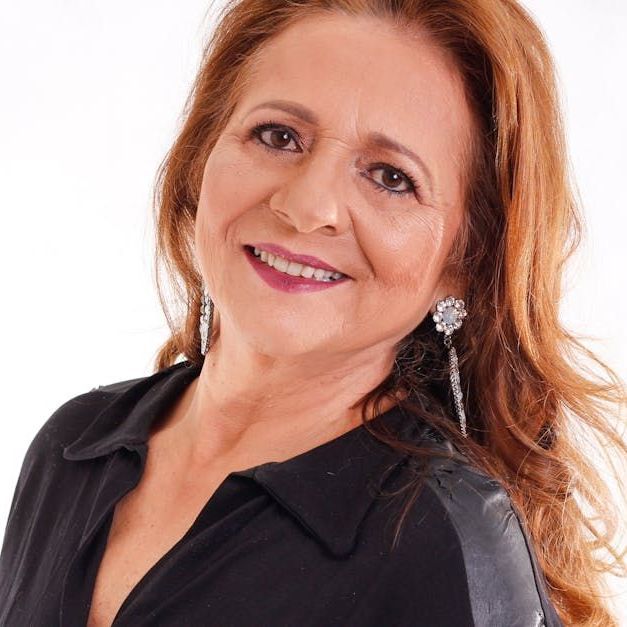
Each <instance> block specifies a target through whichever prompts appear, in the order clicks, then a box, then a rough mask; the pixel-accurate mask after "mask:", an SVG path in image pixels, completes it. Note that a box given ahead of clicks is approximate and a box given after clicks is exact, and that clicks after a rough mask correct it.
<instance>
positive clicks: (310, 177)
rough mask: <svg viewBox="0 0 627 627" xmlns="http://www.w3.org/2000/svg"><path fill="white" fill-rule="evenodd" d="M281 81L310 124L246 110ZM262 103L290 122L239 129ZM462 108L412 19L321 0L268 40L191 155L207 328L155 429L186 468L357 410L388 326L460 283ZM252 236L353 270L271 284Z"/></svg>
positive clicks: (258, 448) (385, 349)
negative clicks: (313, 288)
mask: <svg viewBox="0 0 627 627" xmlns="http://www.w3.org/2000/svg"><path fill="white" fill-rule="evenodd" d="M374 33H376V36H373V34H374ZM276 99H281V100H289V101H291V102H296V103H299V104H301V105H304V106H306V107H307V108H309V109H311V110H312V111H313V112H314V113H315V114H316V116H317V117H318V119H319V120H318V124H310V123H306V122H304V121H303V120H301V119H300V118H298V117H296V116H294V115H291V114H289V113H286V112H284V111H280V110H277V109H267V108H266V109H260V110H257V111H255V112H253V113H250V114H249V113H248V112H249V111H250V109H252V108H253V107H254V106H255V105H257V104H259V103H262V102H264V101H268V100H276ZM268 120H272V121H273V122H275V123H277V124H278V125H280V126H281V127H289V129H288V131H289V132H290V136H288V137H287V138H286V137H285V136H284V135H282V134H281V131H282V130H284V129H283V128H278V129H276V130H274V131H272V130H270V131H268V130H266V131H264V132H263V133H262V136H261V137H262V138H259V137H257V138H251V137H250V131H251V130H252V129H253V127H254V126H255V125H258V124H260V123H262V122H266V121H268ZM471 124H472V119H471V113H470V110H469V108H468V105H467V102H466V99H465V96H464V93H463V90H462V86H461V82H460V79H459V77H458V75H457V74H456V72H455V70H454V67H453V66H452V65H451V64H450V63H449V62H448V61H447V59H446V57H445V56H444V55H443V53H442V52H441V51H440V50H439V49H438V48H436V47H434V46H433V44H431V43H430V42H429V41H428V40H427V39H426V38H424V37H421V36H415V37H412V38H410V37H409V36H408V35H407V34H399V33H397V32H395V31H393V30H392V29H391V28H390V27H389V26H388V25H386V24H384V23H383V22H381V21H374V19H373V18H361V17H360V18H356V17H346V16H340V15H337V16H335V15H334V16H324V17H322V16H321V17H309V18H305V19H304V20H303V21H301V22H300V23H298V24H296V25H293V26H292V27H290V28H289V29H288V30H286V31H285V32H283V33H282V34H281V35H280V36H278V37H277V38H276V39H274V40H273V41H272V42H270V43H268V44H266V46H265V48H264V49H263V52H262V54H261V55H260V56H259V63H258V64H257V65H256V66H255V71H254V75H253V77H252V81H251V82H250V84H249V85H248V86H247V88H246V90H245V92H244V94H243V97H242V98H241V100H240V101H239V103H238V105H237V107H236V109H235V111H234V113H233V115H232V116H231V118H230V120H229V123H228V125H227V127H226V128H225V130H224V131H223V133H222V134H221V136H220V137H219V140H218V142H217V143H216V145H215V147H214V148H213V150H212V152H211V154H210V155H209V157H208V159H207V162H206V166H205V170H204V177H203V182H202V189H201V194H200V201H199V205H198V211H197V217H196V224H195V246H196V255H197V260H198V264H199V268H200V270H201V272H202V275H203V277H204V280H205V284H206V285H207V286H208V289H209V292H210V294H211V296H212V299H213V301H214V305H215V309H214V325H216V326H217V325H219V330H220V333H219V338H217V339H216V340H215V342H214V344H213V345H212V346H211V349H210V351H209V353H208V355H207V357H206V359H205V362H204V365H203V368H202V372H201V374H200V376H199V377H198V378H197V379H196V380H195V381H194V382H193V383H192V384H191V385H190V386H189V387H188V388H187V390H186V391H185V393H184V394H183V396H182V397H181V399H180V401H179V403H178V404H177V406H176V408H175V411H174V412H173V415H172V418H171V420H170V421H169V422H167V423H166V424H163V425H161V426H160V429H159V431H158V432H157V433H155V440H154V441H155V442H156V443H157V442H160V443H162V444H164V447H162V449H160V450H165V449H166V448H167V450H168V451H169V453H168V455H169V456H170V458H171V460H178V461H172V464H174V466H175V467H176V468H177V469H178V471H177V475H178V476H179V479H181V482H182V483H185V481H186V480H187V482H188V483H193V482H194V481H196V479H194V477H198V476H199V475H200V474H202V473H206V472H209V471H211V470H212V469H215V468H216V467H217V466H222V467H224V466H229V467H230V468H232V469H242V468H246V467H250V466H252V465H256V464H259V463H263V462H266V461H282V460H284V459H287V458H289V457H292V456H294V455H297V454H299V453H301V452H304V451H306V450H309V449H311V448H313V447H315V446H317V445H319V444H322V443H324V442H326V441H328V440H330V439H332V438H334V437H337V436H338V435H340V434H342V433H344V432H346V431H347V430H349V429H352V428H353V427H355V426H357V425H359V424H360V421H361V418H360V409H359V408H358V409H354V410H350V409H349V406H350V405H351V404H352V403H354V402H355V401H356V400H357V399H358V398H359V397H360V396H362V395H363V394H364V393H366V392H367V391H368V390H370V389H372V388H373V387H375V386H376V385H377V384H378V383H380V382H381V381H382V380H383V379H384V378H385V377H386V376H387V375H388V373H389V372H390V370H391V369H392V367H393V362H394V352H393V345H394V343H395V342H397V341H398V340H400V339H401V338H402V337H403V336H405V335H406V334H407V333H409V332H410V331H411V330H412V329H414V328H415V327H416V326H417V325H418V324H419V323H420V322H421V321H422V320H423V319H424V317H425V316H426V315H429V314H430V312H433V311H434V309H435V303H436V302H437V300H438V299H440V298H444V297H446V296H448V295H449V294H453V295H455V296H456V297H458V298H463V294H462V293H460V291H459V290H458V289H457V287H456V286H455V285H451V284H450V283H447V281H446V280H445V279H444V277H443V275H442V268H443V264H444V261H445V258H446V256H447V254H448V252H449V250H450V247H451V244H452V242H453V239H454V236H455V234H456V232H457V229H458V228H459V226H460V223H461V219H462V215H463V202H462V197H463V190H462V188H461V183H460V176H461V166H460V159H461V156H462V153H463V150H464V141H465V138H467V137H468V136H469V133H470V129H471ZM370 131H379V132H382V133H385V134H386V135H388V136H390V137H393V138H394V139H396V140H397V141H399V142H400V143H402V144H404V145H405V146H407V147H409V148H410V149H411V150H413V151H414V152H416V153H418V154H419V155H420V157H421V158H422V160H423V161H424V162H425V163H426V164H427V166H428V168H429V170H430V172H431V174H432V177H433V188H432V189H430V187H429V185H428V184H427V180H426V177H425V176H424V175H423V173H422V172H421V170H420V169H418V167H417V166H416V165H415V164H414V163H413V161H412V160H411V159H409V158H408V157H406V156H404V155H401V154H398V153H396V152H392V151H389V150H385V149H381V148H375V147H369V146H368V145H367V144H366V140H365V138H366V135H367V134H368V133H369V132H370ZM262 141H265V142H266V144H270V145H271V146H272V145H274V146H275V150H274V152H272V150H271V149H266V148H264V146H263V145H262ZM277 146H278V147H277ZM381 163H383V164H385V166H389V167H382V166H381V165H380V164H381ZM375 164H379V165H377V167H376V168H374V167H373V166H374V165H375ZM399 168H400V169H401V170H402V171H404V172H405V173H407V174H409V175H411V176H412V177H413V178H414V180H416V182H417V184H418V186H419V189H418V190H417V191H416V192H415V193H414V192H412V191H411V183H410V182H409V181H408V180H407V179H405V178H404V176H403V175H402V174H400V173H399ZM394 174H398V175H399V178H397V179H395V178H394V177H393V175H394ZM386 188H387V189H392V190H394V191H401V192H403V191H407V190H409V193H406V194H404V195H391V194H388V193H387V192H386ZM377 189H379V190H380V191H377ZM255 241H271V242H276V243H279V244H282V245H284V246H286V247H287V248H288V249H290V250H293V251H295V252H301V253H305V254H307V253H308V254H313V255H316V256H318V257H320V258H321V259H324V260H326V261H328V262H329V263H330V264H331V265H332V266H334V267H336V268H338V269H339V270H340V271H343V272H344V273H346V274H348V275H350V276H351V277H352V280H350V281H347V282H345V283H344V284H342V285H338V286H335V287H332V288H331V289H327V290H322V291H318V292H312V293H302V294H298V293H296V294H292V293H286V292H281V291H278V290H275V289H273V288H271V287H269V286H268V285H267V284H266V283H265V282H263V281H262V280H261V279H260V277H259V276H258V275H257V273H256V272H255V271H254V270H253V269H252V267H251V266H250V264H249V262H248V260H247V259H246V258H245V255H244V252H243V250H242V246H243V244H245V243H251V242H255ZM435 332H436V331H435V329H434V333H435ZM393 404H394V403H393V402H391V401H390V402H388V403H385V404H383V408H384V409H387V408H388V407H389V406H391V405H393ZM156 459H158V458H153V460H156ZM155 463H156V461H155ZM185 478H187V479H186V480H185Z"/></svg>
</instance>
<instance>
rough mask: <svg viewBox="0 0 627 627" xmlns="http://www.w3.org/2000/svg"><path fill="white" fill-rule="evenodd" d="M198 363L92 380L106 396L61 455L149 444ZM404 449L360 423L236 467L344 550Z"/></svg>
mask: <svg viewBox="0 0 627 627" xmlns="http://www.w3.org/2000/svg"><path fill="white" fill-rule="evenodd" d="M200 370H201V366H197V365H194V364H192V363H191V362H189V361H183V362H179V363H177V364H174V365H172V366H169V367H167V368H165V369H162V370H160V371H158V372H156V373H154V374H152V375H150V376H148V377H142V378H139V379H132V380H129V381H123V382H120V383H114V384H111V385H108V386H101V387H99V388H95V389H94V390H92V391H91V393H94V394H103V395H105V398H104V399H103V401H104V402H105V403H106V404H105V405H104V406H103V408H102V409H101V410H100V411H99V412H98V413H97V415H96V416H95V418H94V419H93V421H92V422H91V423H90V424H89V425H88V426H87V427H86V428H85V429H84V431H83V432H82V433H81V435H80V436H79V437H78V438H77V439H76V440H74V441H73V442H71V443H70V444H69V445H67V446H66V447H65V448H64V450H63V457H64V458H65V459H67V460H71V461H78V460H87V459H94V458H97V457H100V456H103V455H107V454H109V453H111V452H113V451H115V450H116V449H119V448H121V447H125V448H128V449H129V450H143V451H144V452H145V450H146V441H147V439H148V433H149V429H150V425H151V424H152V422H153V421H154V420H155V419H156V418H157V417H158V416H159V415H161V413H162V412H163V411H164V410H165V407H166V406H168V405H169V404H170V403H173V402H174V400H176V399H177V398H178V397H179V395H180V394H181V393H182V392H183V390H184V388H185V387H186V386H187V385H189V383H191V381H192V380H193V379H194V378H195V377H197V376H198V375H199V374H200ZM107 395H108V396H109V398H107ZM374 421H378V422H381V423H384V425H383V426H384V428H386V429H389V430H390V431H391V432H392V433H394V434H398V435H401V437H407V436H408V434H409V433H410V431H411V430H412V429H416V426H417V425H416V421H415V419H413V418H411V417H409V416H406V415H405V413H404V412H403V411H402V410H401V409H400V408H399V407H393V408H391V409H389V410H387V411H386V412H384V413H382V414H380V415H379V416H377V417H376V418H374V419H373V420H372V421H371V422H374ZM409 437H411V435H409ZM406 457H407V455H406V454H402V453H399V452H397V451H395V450H393V449H391V448H390V447H388V446H386V445H384V444H383V443H382V442H379V441H378V440H376V439H375V438H374V437H373V436H372V435H371V434H370V433H368V432H367V431H366V430H365V428H364V427H363V426H362V425H359V426H357V427H355V428H353V429H351V430H350V431H347V432H345V433H344V434H342V435H341V436H339V437H337V438H335V439H333V440H330V441H328V442H325V443H323V444H322V445H320V446H317V447H315V448H313V449H311V450H309V451H306V452H305V453H302V454H299V455H297V456H295V457H293V458H291V459H288V460H286V461H282V462H267V463H264V464H261V465H259V466H256V467H254V468H251V469H248V470H246V471H240V472H235V473H233V474H239V475H242V476H247V477H250V478H252V479H253V480H254V481H256V482H257V483H258V484H259V485H261V486H262V487H263V488H264V489H265V490H266V491H267V492H268V493H269V494H270V495H271V496H272V497H273V498H274V499H275V500H276V501H277V502H279V503H280V504H281V505H282V506H283V507H285V508H286V509H287V510H288V511H289V512H291V514H292V515H293V516H295V517H296V519H297V520H298V521H299V522H300V523H301V524H302V525H303V526H304V527H305V528H306V529H307V530H308V532H309V533H311V534H313V535H314V536H315V537H316V538H317V539H318V540H319V541H321V542H322V543H323V544H324V545H325V546H326V547H327V548H328V549H329V550H330V551H331V552H332V553H333V554H335V555H337V556H346V555H348V554H349V553H350V552H351V551H352V550H353V548H354V545H355V542H356V539H357V533H358V529H359V526H360V523H361V521H362V520H363V519H364V517H365V516H366V514H367V512H368V510H369V509H370V507H371V505H372V504H373V502H374V500H375V498H376V494H377V492H378V490H379V488H381V487H382V486H383V485H384V483H385V481H386V479H387V477H389V476H390V474H391V473H392V472H393V471H394V469H395V468H396V467H397V466H398V465H399V464H400V463H401V462H402V461H403V460H404V459H405V458H406Z"/></svg>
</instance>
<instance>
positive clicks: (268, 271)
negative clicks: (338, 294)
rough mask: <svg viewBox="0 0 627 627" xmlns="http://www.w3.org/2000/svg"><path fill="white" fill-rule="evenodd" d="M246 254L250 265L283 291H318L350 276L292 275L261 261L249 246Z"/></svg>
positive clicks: (271, 284) (245, 250)
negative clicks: (333, 278) (317, 277)
mask: <svg viewBox="0 0 627 627" xmlns="http://www.w3.org/2000/svg"><path fill="white" fill-rule="evenodd" d="M244 254H245V255H246V258H247V259H248V261H249V262H250V265H251V266H252V267H253V268H254V269H255V270H256V271H257V274H258V275H259V276H260V277H261V278H262V279H263V280H264V281H265V282H266V283H267V284H268V285H269V286H270V287H273V288H275V289H277V290H281V291H283V292H317V291H318V290H326V289H328V288H330V287H335V286H336V285H341V284H342V283H346V281H348V277H344V278H341V279H338V280H337V281H316V280H315V279H307V278H305V277H302V276H290V275H289V274H285V273H284V272H279V271H278V270H275V269H274V268H272V267H271V266H269V265H268V264H267V263H265V262H263V261H261V259H259V258H258V257H255V255H254V254H253V253H252V251H250V250H249V249H248V248H244Z"/></svg>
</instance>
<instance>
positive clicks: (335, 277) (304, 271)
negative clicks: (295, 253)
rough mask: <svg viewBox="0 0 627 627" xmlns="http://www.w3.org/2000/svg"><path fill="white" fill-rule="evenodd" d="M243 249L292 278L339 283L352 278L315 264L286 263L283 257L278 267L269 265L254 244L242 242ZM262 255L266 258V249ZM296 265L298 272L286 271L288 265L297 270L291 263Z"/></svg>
mask: <svg viewBox="0 0 627 627" xmlns="http://www.w3.org/2000/svg"><path fill="white" fill-rule="evenodd" d="M243 249H244V251H245V252H246V254H247V255H249V256H250V257H252V258H253V259H254V260H256V261H257V262H258V263H262V264H264V265H265V266H267V267H268V268H272V269H273V270H275V271H276V272H278V273H280V274H282V275H284V276H286V277H287V276H290V277H292V278H294V279H303V280H305V279H306V280H312V281H319V282H322V283H339V282H341V281H345V280H347V279H352V277H351V276H349V275H347V274H344V273H343V272H339V271H336V272H332V271H330V270H326V269H324V268H318V267H316V266H309V265H306V264H302V263H299V262H292V261H289V262H288V263H287V264H286V261H287V260H285V259H284V258H282V261H281V262H280V263H279V267H274V264H273V265H272V266H271V265H270V264H268V263H266V261H264V260H263V259H262V257H261V249H259V248H257V249H255V247H254V246H251V245H249V244H244V246H243ZM255 250H257V253H256V254H255ZM264 252H265V255H264V257H265V258H266V259H267V255H268V254H269V253H267V252H266V251H264ZM297 263H298V266H300V272H299V273H298V274H294V273H288V272H286V270H287V267H288V265H289V266H291V267H292V269H293V270H294V271H298V269H299V268H298V266H296V265H293V264H297Z"/></svg>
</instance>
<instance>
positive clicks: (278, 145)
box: [248, 120, 420, 197]
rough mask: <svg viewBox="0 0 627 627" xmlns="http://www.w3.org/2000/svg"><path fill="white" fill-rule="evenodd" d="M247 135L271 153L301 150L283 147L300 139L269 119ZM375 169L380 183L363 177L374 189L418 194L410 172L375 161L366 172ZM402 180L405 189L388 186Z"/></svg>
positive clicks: (418, 188) (286, 128)
mask: <svg viewBox="0 0 627 627" xmlns="http://www.w3.org/2000/svg"><path fill="white" fill-rule="evenodd" d="M248 136H249V138H250V139H255V140H256V141H257V142H258V143H259V144H261V146H262V147H263V148H265V149H266V150H268V151H269V152H272V153H277V152H302V150H300V149H299V150H286V149H285V146H289V144H290V143H291V142H292V141H294V142H296V140H300V136H299V135H298V133H296V131H294V130H293V129H291V128H289V127H288V126H282V125H281V124H277V123H276V122H273V121H271V120H269V121H267V122H262V123H261V124H258V125H257V126H254V127H253V128H252V129H251V130H250V132H249V134H248ZM264 136H265V137H264ZM377 170H382V171H383V172H384V174H383V177H382V181H381V183H382V184H380V183H377V182H376V181H375V180H374V178H372V177H370V176H364V178H366V179H367V180H369V181H370V182H372V183H373V184H374V187H375V190H376V191H378V192H381V193H384V194H388V195H390V196H396V197H398V196H406V195H408V194H413V195H418V192H419V190H420V186H419V185H418V183H417V182H416V180H415V179H414V178H413V177H412V176H411V175H410V174H407V173H406V172H404V171H403V170H401V169H400V168H397V167H395V166H391V165H389V164H387V163H376V164H374V166H373V167H370V168H369V169H368V170H367V172H368V173H370V172H375V171H377ZM403 180H404V181H405V183H406V185H407V187H406V188H405V189H401V190H400V191H398V190H396V189H390V187H394V186H396V185H398V183H399V181H403Z"/></svg>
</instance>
